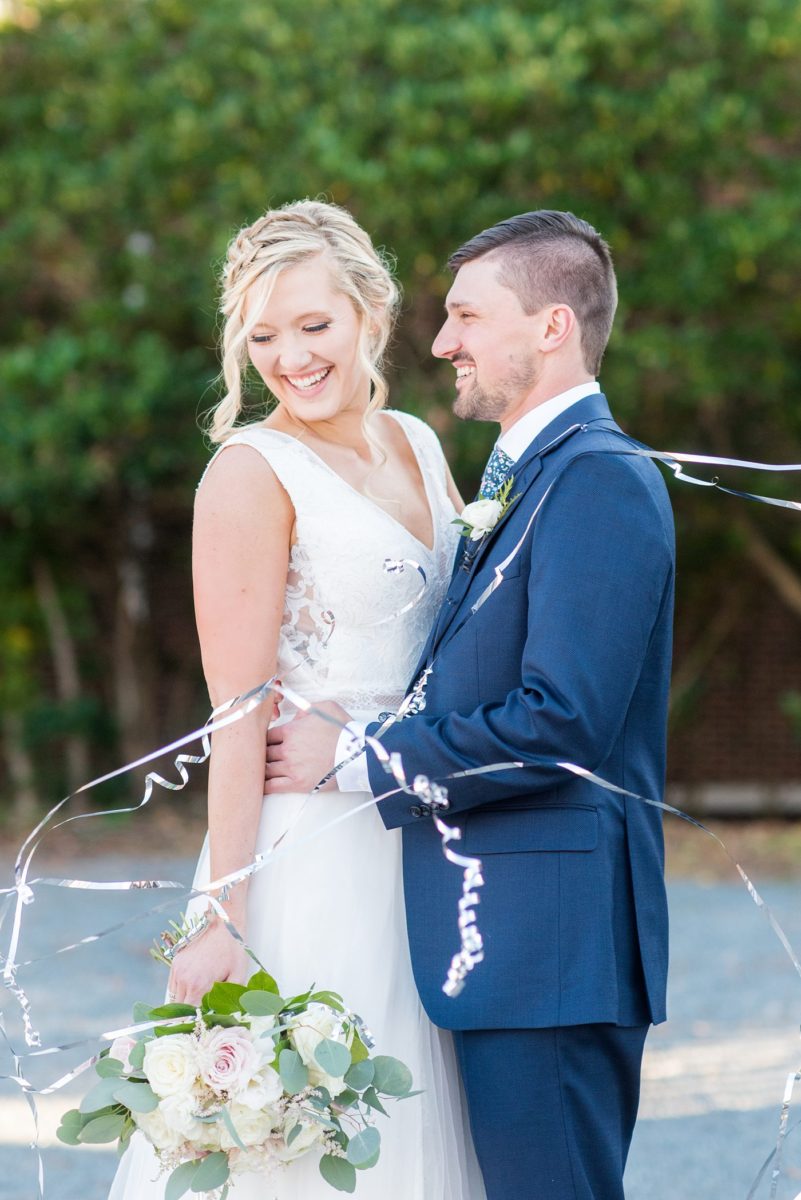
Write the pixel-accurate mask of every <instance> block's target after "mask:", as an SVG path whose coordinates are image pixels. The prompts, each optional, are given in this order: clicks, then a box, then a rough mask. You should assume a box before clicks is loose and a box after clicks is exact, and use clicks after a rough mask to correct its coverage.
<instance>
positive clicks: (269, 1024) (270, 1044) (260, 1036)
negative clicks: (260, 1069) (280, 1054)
mask: <svg viewBox="0 0 801 1200" xmlns="http://www.w3.org/2000/svg"><path fill="white" fill-rule="evenodd" d="M246 1020H247V1021H248V1023H249V1025H250V1032H251V1034H252V1036H253V1044H254V1046H255V1047H256V1049H257V1050H258V1052H259V1054H260V1055H261V1059H262V1062H267V1063H271V1062H272V1061H273V1059H274V1058H275V1042H276V1038H277V1037H278V1018H277V1017H247V1018H246Z"/></svg>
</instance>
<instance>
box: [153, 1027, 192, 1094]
mask: <svg viewBox="0 0 801 1200" xmlns="http://www.w3.org/2000/svg"><path fill="white" fill-rule="evenodd" d="M198 1066H199V1064H198V1057H197V1042H196V1040H195V1038H194V1037H193V1036H192V1034H191V1033H171V1034H169V1035H168V1036H166V1037H156V1038H153V1039H152V1041H150V1042H148V1043H147V1045H146V1046H145V1075H146V1076H147V1080H148V1083H149V1084H150V1086H151V1087H152V1089H153V1091H154V1092H155V1093H156V1095H157V1096H176V1095H178V1093H179V1092H188V1091H189V1090H190V1089H191V1087H192V1084H193V1083H194V1082H195V1080H196V1078H197V1074H198Z"/></svg>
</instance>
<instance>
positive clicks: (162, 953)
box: [157, 888, 230, 963]
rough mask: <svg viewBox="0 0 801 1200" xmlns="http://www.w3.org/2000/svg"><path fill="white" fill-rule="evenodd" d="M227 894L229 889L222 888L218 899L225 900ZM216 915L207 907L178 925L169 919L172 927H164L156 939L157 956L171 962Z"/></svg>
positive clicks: (205, 928)
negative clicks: (196, 915) (202, 911)
mask: <svg viewBox="0 0 801 1200" xmlns="http://www.w3.org/2000/svg"><path fill="white" fill-rule="evenodd" d="M229 895H230V891H229V889H228V888H223V890H222V891H221V892H220V895H219V899H220V900H227V899H228V897H229ZM218 916H219V914H218V913H216V912H215V911H214V909H213V908H211V907H209V908H207V909H206V911H205V912H204V913H201V914H200V916H198V917H185V918H184V920H183V922H182V924H180V925H176V923H175V922H174V921H171V922H170V924H171V925H172V929H165V930H164V932H163V933H161V934H160V935H159V937H158V939H157V944H158V949H159V954H158V957H159V958H161V959H162V960H163V961H164V962H167V963H171V962H172V961H173V959H174V958H175V956H176V954H178V953H179V952H180V951H181V950H185V949H186V947H187V946H188V945H189V944H190V942H194V941H195V939H196V938H199V937H200V935H201V934H202V933H205V932H206V930H207V929H208V928H209V926H210V925H211V924H212V922H213V921H215V920H217V918H218Z"/></svg>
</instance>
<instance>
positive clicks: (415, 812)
mask: <svg viewBox="0 0 801 1200" xmlns="http://www.w3.org/2000/svg"><path fill="white" fill-rule="evenodd" d="M409 812H410V813H411V814H412V816H413V817H422V815H423V810H422V808H420V806H419V805H418V804H413V805H412V807H411V808H410V809H409Z"/></svg>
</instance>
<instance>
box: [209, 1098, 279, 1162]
mask: <svg viewBox="0 0 801 1200" xmlns="http://www.w3.org/2000/svg"><path fill="white" fill-rule="evenodd" d="M228 1111H229V1113H230V1116H231V1121H232V1122H233V1126H234V1129H235V1130H236V1132H237V1135H238V1137H239V1140H240V1142H242V1143H243V1144H244V1145H245V1146H260V1145H261V1144H262V1143H263V1142H266V1141H267V1139H268V1138H269V1136H270V1134H271V1133H272V1131H273V1129H274V1128H275V1126H276V1123H277V1122H278V1121H280V1115H279V1114H278V1113H277V1112H273V1111H271V1110H270V1109H267V1110H259V1111H254V1110H253V1109H252V1108H246V1107H245V1105H244V1104H238V1103H235V1104H231V1105H229V1107H228ZM235 1146H236V1142H235V1141H234V1139H233V1137H232V1136H231V1132H230V1130H229V1129H228V1126H227V1125H226V1124H225V1122H221V1123H220V1148H221V1149H222V1150H233V1148H234V1147H235Z"/></svg>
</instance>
